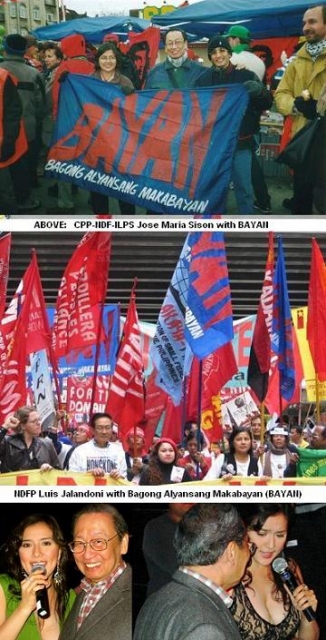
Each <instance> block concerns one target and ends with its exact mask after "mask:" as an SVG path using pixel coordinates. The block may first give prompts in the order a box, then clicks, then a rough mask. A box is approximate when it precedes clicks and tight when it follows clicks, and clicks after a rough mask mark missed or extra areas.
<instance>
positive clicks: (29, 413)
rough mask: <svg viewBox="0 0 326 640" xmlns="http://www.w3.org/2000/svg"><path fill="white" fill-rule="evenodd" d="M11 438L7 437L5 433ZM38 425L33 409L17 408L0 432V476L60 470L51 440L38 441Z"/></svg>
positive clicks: (40, 439) (39, 439) (39, 431)
mask: <svg viewBox="0 0 326 640" xmlns="http://www.w3.org/2000/svg"><path fill="white" fill-rule="evenodd" d="M8 430H9V431H10V432H11V434H12V435H9V436H8V435H7V431H8ZM40 433H41V421H40V418H39V415H38V413H37V411H36V409H34V407H28V406H25V407H20V409H18V411H17V412H16V414H15V415H14V416H8V417H7V418H6V420H5V422H4V425H3V426H2V427H1V428H0V460H1V473H10V472H14V471H31V470H32V469H39V470H40V471H41V472H43V471H50V470H51V469H53V468H54V469H60V463H59V459H58V456H57V454H56V451H55V448H54V446H53V444H52V442H51V440H49V439H47V438H40V437H39V436H40Z"/></svg>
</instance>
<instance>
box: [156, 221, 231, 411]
mask: <svg viewBox="0 0 326 640" xmlns="http://www.w3.org/2000/svg"><path fill="white" fill-rule="evenodd" d="M232 338H233V319H232V308H231V294H230V288H229V279H228V271H227V264H226V256H225V247H224V239H223V234H221V233H206V232H204V233H191V234H189V235H188V237H187V239H186V242H185V244H184V247H183V249H182V252H181V255H180V258H179V261H178V264H177V266H176V269H175V271H174V274H173V277H172V280H171V283H170V285H169V288H168V291H167V294H166V296H165V299H164V302H163V305H162V308H161V311H160V314H159V318H158V322H157V327H156V333H155V336H154V339H153V343H152V347H151V358H152V361H153V364H154V366H155V368H156V370H157V372H158V375H157V379H156V384H157V385H158V386H160V387H161V388H162V389H164V391H166V393H168V394H169V396H171V398H172V399H173V402H174V404H176V405H178V404H180V401H181V398H182V392H183V380H184V377H185V376H186V375H187V374H188V373H189V369H190V364H191V360H192V354H194V355H196V356H197V357H199V358H203V357H205V356H206V355H209V354H210V353H213V351H215V350H216V349H218V348H219V347H222V346H223V345H224V344H226V343H227V342H229V341H230V340H232Z"/></svg>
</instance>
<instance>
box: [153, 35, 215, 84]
mask: <svg viewBox="0 0 326 640" xmlns="http://www.w3.org/2000/svg"><path fill="white" fill-rule="evenodd" d="M164 43H165V53H166V55H167V59H166V60H165V62H160V63H159V64H156V65H155V67H153V69H151V70H150V71H149V73H148V75H147V78H146V82H145V89H184V88H188V89H189V88H190V87H194V86H195V82H196V80H197V78H198V77H199V76H200V75H201V74H202V73H203V71H204V67H202V65H200V64H199V63H198V62H195V61H194V60H189V58H188V41H187V34H186V33H185V32H184V31H182V30H181V29H177V28H175V27H174V28H172V27H171V29H168V31H167V32H166V34H165V36H164Z"/></svg>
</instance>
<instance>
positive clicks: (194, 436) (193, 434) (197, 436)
mask: <svg viewBox="0 0 326 640" xmlns="http://www.w3.org/2000/svg"><path fill="white" fill-rule="evenodd" d="M190 440H196V442H197V444H198V445H199V446H200V447H201V448H203V447H204V444H205V440H204V436H203V434H202V432H201V431H189V433H188V435H187V437H186V444H188V442H190Z"/></svg>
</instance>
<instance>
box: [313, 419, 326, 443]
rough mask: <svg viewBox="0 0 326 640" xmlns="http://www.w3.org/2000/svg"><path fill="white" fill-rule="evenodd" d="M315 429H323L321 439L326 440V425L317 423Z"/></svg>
mask: <svg viewBox="0 0 326 640" xmlns="http://www.w3.org/2000/svg"><path fill="white" fill-rule="evenodd" d="M315 427H321V428H322V432H321V437H322V438H323V440H324V439H325V438H326V424H324V423H323V422H316V424H315Z"/></svg>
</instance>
